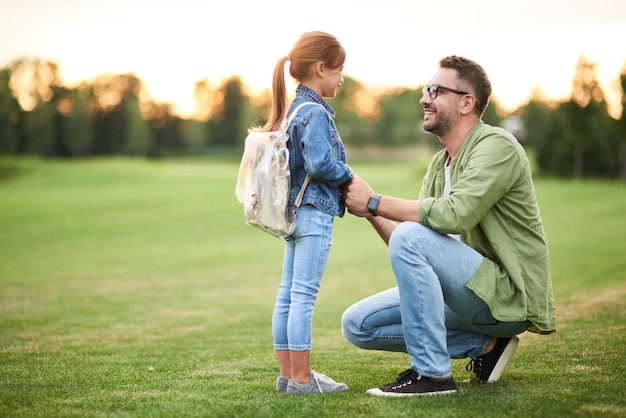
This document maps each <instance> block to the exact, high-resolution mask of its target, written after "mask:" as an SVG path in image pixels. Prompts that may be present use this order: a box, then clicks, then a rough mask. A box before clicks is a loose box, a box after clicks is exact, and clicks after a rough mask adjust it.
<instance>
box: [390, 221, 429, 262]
mask: <svg viewBox="0 0 626 418" xmlns="http://www.w3.org/2000/svg"><path fill="white" fill-rule="evenodd" d="M427 231H428V228H427V227H425V226H424V225H422V224H420V223H417V222H402V223H400V224H398V226H397V227H396V229H394V231H393V233H392V234H391V237H389V255H390V257H395V256H397V255H398V254H399V253H400V252H401V251H402V250H405V249H406V248H407V247H408V246H409V245H410V243H411V242H413V241H415V238H416V237H417V236H419V235H421V234H423V233H425V232H427Z"/></svg>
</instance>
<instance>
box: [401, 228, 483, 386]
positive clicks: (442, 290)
mask: <svg viewBox="0 0 626 418" xmlns="http://www.w3.org/2000/svg"><path fill="white" fill-rule="evenodd" d="M389 257H390V261H391V266H392V268H393V270H394V273H395V276H396V280H397V281H398V288H399V296H400V307H401V316H402V326H403V332H404V335H405V344H406V346H407V351H408V353H409V354H410V355H411V368H412V369H414V370H416V371H417V372H418V373H419V374H421V375H423V376H426V377H430V378H443V377H447V376H449V375H450V354H449V353H448V346H447V329H446V303H445V301H444V294H445V296H446V301H447V298H448V296H449V295H448V292H461V293H465V292H469V293H471V294H472V295H473V292H471V290H469V289H467V288H466V287H465V284H466V283H467V282H468V281H469V279H470V278H471V277H472V275H473V274H474V273H475V272H476V270H477V269H478V266H480V263H481V262H482V260H483V257H482V256H481V255H480V254H479V253H477V252H476V251H474V250H473V249H472V248H470V247H468V246H467V245H465V244H462V243H461V242H459V241H457V240H455V239H453V238H450V237H448V236H446V235H442V234H439V233H437V232H435V231H433V230H431V229H429V228H427V227H424V226H423V225H420V224H418V223H415V222H404V223H402V224H400V225H399V226H398V227H397V228H396V229H395V231H394V232H393V234H392V236H391V239H390V242H389ZM474 296H475V295H474ZM457 298H459V296H457ZM479 339H480V338H479ZM488 339H489V337H487V336H485V337H484V344H486V342H487V341H488Z"/></svg>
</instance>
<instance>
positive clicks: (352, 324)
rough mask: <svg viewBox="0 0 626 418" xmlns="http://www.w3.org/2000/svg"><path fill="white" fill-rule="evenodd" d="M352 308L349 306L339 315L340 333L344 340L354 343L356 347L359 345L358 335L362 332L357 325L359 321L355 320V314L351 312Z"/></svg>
mask: <svg viewBox="0 0 626 418" xmlns="http://www.w3.org/2000/svg"><path fill="white" fill-rule="evenodd" d="M352 310H353V309H352V306H351V307H349V308H348V309H346V310H345V311H344V313H343V315H342V316H341V333H342V334H343V336H344V337H345V338H346V340H348V341H349V342H351V343H352V344H354V345H356V346H357V347H361V346H360V341H361V339H360V338H359V336H360V335H361V334H362V331H361V328H360V326H359V321H358V320H357V317H356V315H354V314H353V312H352Z"/></svg>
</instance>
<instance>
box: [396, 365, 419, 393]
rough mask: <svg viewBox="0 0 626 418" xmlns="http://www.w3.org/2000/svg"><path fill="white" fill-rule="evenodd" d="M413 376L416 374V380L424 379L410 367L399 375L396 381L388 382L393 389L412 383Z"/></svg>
mask: <svg viewBox="0 0 626 418" xmlns="http://www.w3.org/2000/svg"><path fill="white" fill-rule="evenodd" d="M413 376H415V380H422V376H420V375H419V374H417V373H415V372H414V371H413V370H412V369H408V370H406V371H404V372H402V373H400V374H399V375H398V378H397V379H396V381H395V382H390V383H388V385H389V386H391V388H392V389H398V388H400V387H402V386H406V385H410V384H411V383H413Z"/></svg>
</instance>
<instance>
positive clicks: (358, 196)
mask: <svg viewBox="0 0 626 418" xmlns="http://www.w3.org/2000/svg"><path fill="white" fill-rule="evenodd" d="M373 195H374V190H372V188H371V187H370V186H369V184H367V183H366V182H365V180H363V179H361V178H360V177H357V176H356V175H355V176H354V177H353V178H352V180H350V181H349V182H348V183H346V184H345V185H344V187H343V196H344V202H345V204H346V208H347V209H348V212H349V213H351V214H353V215H355V216H359V217H371V216H372V215H371V214H370V213H369V212H368V210H367V202H368V201H369V199H370V197H372V196H373Z"/></svg>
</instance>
